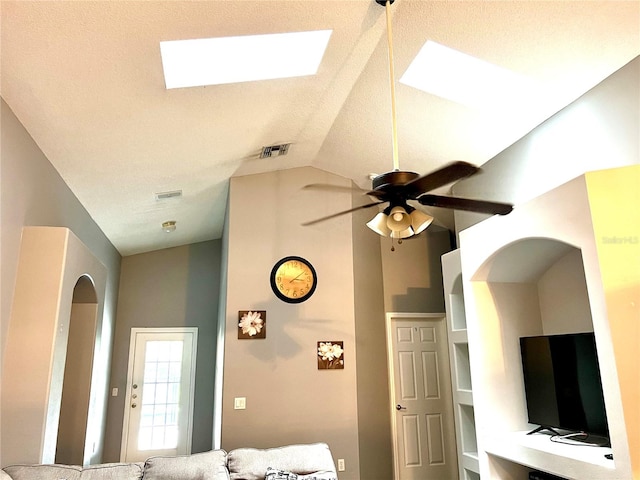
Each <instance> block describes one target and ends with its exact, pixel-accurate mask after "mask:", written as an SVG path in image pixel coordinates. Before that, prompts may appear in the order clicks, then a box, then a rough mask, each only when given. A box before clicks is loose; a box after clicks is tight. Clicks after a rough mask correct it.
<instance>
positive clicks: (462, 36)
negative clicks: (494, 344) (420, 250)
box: [0, 0, 640, 255]
mask: <svg viewBox="0 0 640 480" xmlns="http://www.w3.org/2000/svg"><path fill="white" fill-rule="evenodd" d="M0 14H1V16H2V25H1V28H2V30H1V35H2V37H1V40H2V43H1V61H2V64H1V70H0V72H1V75H2V78H1V94H2V97H3V98H4V99H5V101H6V102H7V103H8V104H9V106H10V107H11V108H12V110H13V111H14V112H15V114H16V115H17V117H18V118H19V119H20V121H21V122H22V123H23V124H24V126H25V128H26V129H27V130H28V131H29V132H30V134H31V135H32V137H33V138H34V140H35V141H36V142H37V144H38V145H39V147H40V148H41V149H42V151H43V152H44V154H45V155H46V156H47V158H48V159H49V160H50V162H51V163H52V164H53V165H54V166H55V168H56V169H57V170H58V172H59V173H60V175H61V176H62V177H63V178H64V180H65V181H66V182H67V184H68V185H69V187H70V188H71V189H72V191H73V192H74V193H75V195H76V196H77V197H78V199H79V200H80V202H81V203H82V204H83V205H84V207H85V208H86V209H87V211H88V212H89V214H90V215H91V216H92V217H93V219H94V220H95V221H96V222H97V223H98V225H99V226H100V227H101V229H102V230H103V231H104V233H105V235H106V236H107V237H108V238H109V239H110V240H111V241H112V243H113V244H114V245H115V247H116V248H117V249H118V250H119V251H120V252H121V254H123V255H129V254H134V253H140V252H145V251H149V250H154V249H159V248H165V247H169V246H175V245H181V244H186V243H191V242H197V241H203V240H208V239H212V238H219V237H220V235H221V231H222V223H223V218H224V212H225V207H226V194H227V190H228V182H229V178H230V177H231V176H235V175H247V174H255V173H261V172H265V171H272V170H280V169H286V168H291V167H298V166H314V167H317V168H320V169H323V170H327V171H329V172H333V173H336V174H338V175H341V176H344V177H347V178H351V179H352V180H353V181H354V182H355V184H357V185H358V186H360V187H363V188H367V187H369V185H370V181H369V174H370V173H382V172H385V171H389V170H391V169H392V166H393V165H392V149H391V146H392V136H391V108H390V104H391V102H390V93H389V77H388V55H387V36H386V21H385V8H384V7H382V6H380V5H378V4H377V3H376V2H375V1H374V0H345V1H342V2H339V1H327V0H284V1H279V0H262V1H251V0H237V1H222V0H208V1H151V0H149V1H124V0H122V1H116V0H111V1H92V2H82V1H58V0H53V1H4V0H3V1H2V3H1V10H0ZM391 14H392V25H393V45H394V65H395V71H396V90H397V91H396V97H397V118H398V145H399V152H400V156H399V162H400V167H401V169H402V170H412V171H416V172H418V173H426V172H428V171H430V170H433V169H435V168H437V167H438V166H441V165H443V164H445V163H449V162H450V161H453V160H464V161H468V162H471V163H475V164H479V165H481V164H482V163H484V162H486V161H487V160H489V159H490V158H491V157H492V156H494V155H496V154H497V153H499V152H500V151H501V150H503V149H504V148H505V147H507V146H509V145H510V144H512V143H513V142H514V141H516V140H517V139H519V138H520V137H522V136H523V135H524V134H526V133H527V132H528V131H530V130H531V129H532V128H534V127H535V126H536V125H538V124H540V123H541V122H542V121H544V120H545V119H546V118H548V117H549V116H551V115H552V114H554V113H555V112H557V111H558V110H560V109H561V108H562V107H564V106H565V105H567V104H568V103H570V102H571V101H573V100H575V99H576V98H578V97H579V96H580V95H582V94H583V93H585V92H586V91H587V90H589V89H590V88H591V87H593V86H594V85H596V84H597V83H599V82H600V81H602V80H603V79H604V78H606V77H607V76H609V75H610V74H611V73H613V72H614V71H615V70H617V69H618V68H620V67H621V66H623V65H624V64H625V63H627V62H628V61H630V60H631V59H632V58H634V57H635V56H637V55H638V54H640V2H638V1H635V0H634V1H603V2H599V1H540V2H538V1H508V2H507V1H487V0H482V1H466V0H459V1H427V0H415V1H414V0H396V1H395V3H394V4H393V5H392V6H391ZM324 29H331V30H332V31H333V33H332V35H331V38H330V40H329V44H328V47H327V50H326V52H325V54H324V57H323V59H322V62H321V64H320V67H319V69H318V72H317V74H316V75H313V76H305V77H298V78H290V79H279V80H265V81H259V82H245V83H239V84H227V85H219V86H207V87H193V88H184V89H172V90H167V89H166V88H165V83H164V77H163V71H162V62H161V58H160V48H159V43H160V42H161V41H165V40H178V39H192V38H210V37H223V36H232V35H234V36H237V35H248V34H267V33H282V32H298V31H309V30H324ZM427 40H432V41H435V42H437V43H439V44H441V45H445V46H447V47H450V48H453V49H455V50H458V51H460V52H464V53H466V54H469V55H472V56H474V57H476V58H478V59H480V60H483V61H486V62H490V63H492V64H495V65H497V66H500V67H503V68H506V69H509V70H510V71H512V72H514V73H517V74H520V75H522V76H525V77H527V78H528V79H530V80H531V82H532V84H533V85H534V86H535V87H534V88H533V89H532V90H531V95H530V96H529V95H523V98H522V99H521V102H520V101H518V102H515V103H513V104H512V105H510V106H509V108H504V107H498V106H497V105H496V106H495V108H492V107H490V108H471V107H467V106H464V105H461V104H458V103H455V102H452V101H449V100H445V99H443V98H439V97H437V96H434V95H430V94H427V93H425V92H422V91H420V90H417V89H414V88H412V87H408V86H406V85H403V84H400V83H398V82H397V79H398V78H399V77H400V76H401V75H402V73H403V72H404V71H405V70H406V69H407V67H408V65H409V64H410V62H411V60H412V59H413V58H414V57H415V56H416V54H417V53H418V51H419V50H420V48H421V47H422V46H423V44H424V43H425V42H426V41H427ZM464 80H465V81H466V82H472V83H473V82H474V78H465V79H464ZM532 100H533V101H532ZM280 143H290V144H291V146H290V148H289V151H288V154H287V155H286V156H278V157H273V158H267V159H262V158H259V153H260V151H261V149H262V147H264V146H268V145H273V144H280ZM174 190H182V197H180V198H173V199H167V200H157V199H156V196H155V194H156V193H159V192H166V191H174ZM493 200H500V199H493ZM256 201H260V199H258V198H257V199H256ZM436 217H442V218H441V222H442V223H443V224H445V225H446V222H447V219H446V218H445V217H446V215H445V214H444V213H443V212H437V213H436ZM166 220H176V221H177V226H178V228H177V230H176V231H175V232H173V233H171V234H166V233H164V232H163V231H162V229H161V223H162V222H164V221H166ZM303 220H309V219H301V221H303Z"/></svg>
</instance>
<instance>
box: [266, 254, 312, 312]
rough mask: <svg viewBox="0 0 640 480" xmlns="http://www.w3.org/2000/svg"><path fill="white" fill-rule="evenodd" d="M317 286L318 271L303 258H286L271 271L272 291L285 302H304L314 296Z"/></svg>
mask: <svg viewBox="0 0 640 480" xmlns="http://www.w3.org/2000/svg"><path fill="white" fill-rule="evenodd" d="M316 285H317V277H316V271H315V270H314V268H313V266H312V265H311V263H309V262H308V261H307V260H305V259H304V258H302V257H285V258H283V259H281V260H279V261H278V262H276V264H275V265H274V266H273V269H272V270H271V289H272V290H273V293H275V294H276V296H277V297H278V298H279V299H280V300H283V301H285V302H288V303H301V302H304V301H305V300H307V299H308V298H309V297H310V296H311V295H313V292H314V291H315V289H316Z"/></svg>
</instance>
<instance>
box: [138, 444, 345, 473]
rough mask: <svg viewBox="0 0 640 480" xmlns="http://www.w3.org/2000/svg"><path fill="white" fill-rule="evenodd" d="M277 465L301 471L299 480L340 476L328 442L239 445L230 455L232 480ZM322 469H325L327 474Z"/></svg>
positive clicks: (292, 470) (287, 469)
mask: <svg viewBox="0 0 640 480" xmlns="http://www.w3.org/2000/svg"><path fill="white" fill-rule="evenodd" d="M274 466H275V467H277V468H279V469H282V470H284V471H285V472H293V473H295V474H297V475H298V480H303V479H304V477H302V475H312V476H316V477H318V478H319V479H321V480H325V479H329V478H335V477H336V473H335V466H334V463H333V458H332V456H331V452H330V451H329V446H328V445H327V444H326V443H315V444H309V445H287V446H284V447H276V448H267V449H263V450H261V449H256V448H237V449H235V450H232V451H230V452H229V454H228V455H227V467H228V469H229V479H230V480H264V476H265V472H266V471H267V469H268V468H269V467H271V468H275V467H274ZM318 472H323V475H319V474H318ZM324 473H326V475H324ZM145 480H146V478H145ZM304 480H306V479H304ZM309 480H310V479H309Z"/></svg>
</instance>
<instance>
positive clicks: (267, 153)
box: [260, 143, 291, 158]
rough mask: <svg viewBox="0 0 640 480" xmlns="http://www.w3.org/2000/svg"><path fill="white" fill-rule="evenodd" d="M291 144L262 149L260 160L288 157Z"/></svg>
mask: <svg viewBox="0 0 640 480" xmlns="http://www.w3.org/2000/svg"><path fill="white" fill-rule="evenodd" d="M289 145H291V144H290V143H283V144H281V145H270V146H268V147H262V151H261V152H260V158H271V157H279V156H282V155H286V154H287V152H288V151H289Z"/></svg>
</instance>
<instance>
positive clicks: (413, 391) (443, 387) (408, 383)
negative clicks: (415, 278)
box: [387, 314, 458, 480]
mask: <svg viewBox="0 0 640 480" xmlns="http://www.w3.org/2000/svg"><path fill="white" fill-rule="evenodd" d="M387 318H388V320H387V326H388V328H389V330H388V332H389V340H390V341H389V347H390V363H391V365H392V368H393V370H392V379H391V389H392V392H391V394H392V401H393V406H394V411H393V414H392V415H393V422H392V424H393V430H394V431H393V433H394V437H395V439H394V459H395V471H396V472H395V473H396V474H395V478H396V480H444V479H453V478H457V473H458V469H457V461H456V460H457V459H456V445H455V430H454V422H453V403H452V392H451V378H450V375H449V363H448V362H449V355H448V351H449V348H448V344H447V330H446V321H445V317H444V316H439V315H438V316H434V315H429V314H387Z"/></svg>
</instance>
